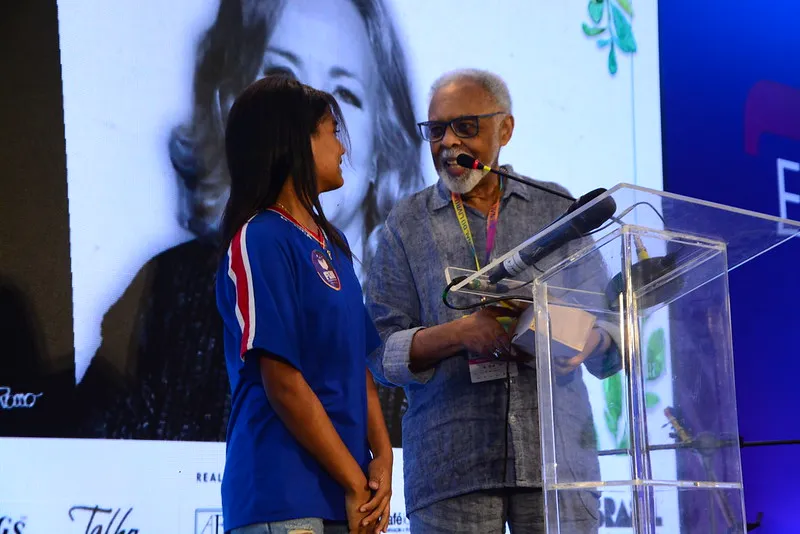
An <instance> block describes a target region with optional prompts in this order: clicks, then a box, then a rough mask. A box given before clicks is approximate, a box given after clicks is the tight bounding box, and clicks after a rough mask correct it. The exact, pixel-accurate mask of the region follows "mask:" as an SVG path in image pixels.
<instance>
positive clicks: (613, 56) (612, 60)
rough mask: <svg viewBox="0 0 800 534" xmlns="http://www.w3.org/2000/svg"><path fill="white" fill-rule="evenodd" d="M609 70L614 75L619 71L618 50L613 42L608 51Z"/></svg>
mask: <svg viewBox="0 0 800 534" xmlns="http://www.w3.org/2000/svg"><path fill="white" fill-rule="evenodd" d="M608 72H610V73H611V74H612V75H613V74H616V73H617V52H616V50H615V49H614V43H613V42H612V43H611V50H609V51H608Z"/></svg>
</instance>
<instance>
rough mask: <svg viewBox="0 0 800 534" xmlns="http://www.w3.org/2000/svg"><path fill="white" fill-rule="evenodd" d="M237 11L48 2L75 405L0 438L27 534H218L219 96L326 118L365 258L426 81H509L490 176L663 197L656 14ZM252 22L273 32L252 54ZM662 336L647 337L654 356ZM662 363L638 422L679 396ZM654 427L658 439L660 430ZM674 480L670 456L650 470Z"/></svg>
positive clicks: (337, 215)
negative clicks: (295, 107) (271, 76)
mask: <svg viewBox="0 0 800 534" xmlns="http://www.w3.org/2000/svg"><path fill="white" fill-rule="evenodd" d="M239 3H240V4H241V5H242V6H243V7H242V8H238V7H237V8H236V9H241V13H242V16H241V17H218V12H220V1H219V0H203V1H196V0H192V1H188V0H180V1H177V0H176V1H171V2H156V1H154V0H148V1H145V2H141V1H140V2H134V1H130V0H125V1H116V2H113V3H108V2H105V3H104V2H99V1H97V0H95V1H90V0H83V1H79V0H63V1H60V2H59V3H58V22H59V37H60V48H61V64H62V78H63V99H64V106H63V107H64V129H65V137H66V157H67V165H66V166H67V173H66V189H67V192H68V206H69V212H68V221H69V250H70V269H69V272H64V273H63V276H62V277H61V278H59V277H54V278H53V279H54V280H60V281H64V280H69V281H70V286H68V287H71V288H72V307H71V309H70V310H69V311H68V312H67V313H68V314H69V320H70V321H71V323H72V324H73V328H74V384H75V391H74V394H71V395H64V396H63V400H64V402H63V407H62V410H61V411H60V412H59V413H60V414H62V415H63V417H62V418H60V419H59V421H58V422H59V423H60V425H59V427H58V430H57V431H56V430H53V431H52V432H50V433H49V435H50V436H53V437H56V436H60V439H57V440H56V439H51V440H31V439H26V438H24V437H20V438H17V439H6V440H4V441H3V444H2V445H3V450H4V457H6V458H14V462H13V463H11V464H9V463H7V462H4V465H3V472H2V475H3V479H4V480H12V481H14V492H13V493H12V494H8V493H2V494H0V502H2V505H3V511H2V514H6V515H8V517H11V516H13V517H15V518H16V517H25V518H27V525H28V526H27V528H28V530H27V531H26V532H28V531H29V532H48V531H57V532H84V531H93V530H92V529H93V528H95V527H96V526H98V525H104V526H103V527H102V530H103V532H105V531H106V530H109V531H111V532H113V531H114V529H115V528H116V529H119V530H120V531H121V530H123V529H124V530H125V531H127V532H130V531H131V529H138V531H140V532H176V533H177V532H185V533H189V532H194V533H204V534H209V533H221V532H222V518H221V515H220V495H219V492H220V480H221V476H222V472H223V468H224V443H221V441H222V440H223V439H224V435H225V422H226V421H227V410H228V406H229V402H228V400H227V388H228V383H227V377H226V376H225V372H224V362H223V361H222V359H221V354H222V352H221V345H220V343H221V340H220V339H219V321H218V318H217V317H216V311H215V309H214V303H213V293H209V291H208V289H209V284H210V281H211V276H212V275H213V262H212V261H211V260H212V259H213V256H212V251H213V238H214V236H215V228H216V227H215V225H216V222H217V219H218V215H219V210H220V208H221V206H222V205H223V204H224V199H225V194H226V191H225V187H224V171H223V170H222V169H221V167H220V166H219V165H220V160H219V154H218V150H219V147H220V145H219V142H220V137H219V136H220V132H221V125H222V124H223V123H224V116H225V114H226V112H227V106H228V105H229V103H230V102H229V98H228V97H229V96H230V95H229V94H228V93H229V92H230V91H229V84H228V80H229V79H230V77H232V76H239V77H241V76H251V77H252V78H253V79H255V78H256V77H257V76H259V75H263V74H265V73H269V72H285V73H292V74H294V75H295V76H296V77H298V78H299V79H300V80H301V81H303V82H307V83H309V84H312V85H314V86H317V87H319V88H321V89H325V90H328V91H330V92H332V93H333V94H334V95H335V96H336V97H337V99H339V101H340V102H341V103H342V106H343V108H344V113H345V119H346V121H347V123H348V126H349V129H350V134H351V139H352V142H353V149H352V151H351V153H350V162H349V165H348V166H347V167H346V169H345V180H346V185H345V187H344V188H343V190H342V191H339V192H337V193H335V194H332V195H329V196H327V198H326V199H325V200H324V205H325V209H326V212H327V213H328V215H329V217H330V218H331V219H332V220H333V221H334V222H335V223H336V224H338V225H339V226H341V227H342V228H343V229H344V230H345V232H346V233H347V235H348V238H349V240H350V242H351V243H355V249H356V251H357V252H360V254H361V257H363V258H364V259H365V261H367V262H368V260H369V258H370V254H371V247H370V245H371V243H372V242H374V239H372V238H373V237H374V232H375V231H376V230H377V229H378V228H379V227H380V223H381V220H380V217H379V220H377V221H376V220H372V219H370V218H368V217H366V216H365V211H366V210H365V209H364V206H366V205H377V206H379V210H378V211H379V215H381V216H385V213H386V212H387V211H388V209H390V208H391V206H392V205H393V204H394V203H395V202H396V201H397V200H399V199H400V198H402V197H404V196H406V195H408V194H410V193H412V192H413V191H416V190H418V189H420V188H422V187H425V186H427V185H429V184H432V183H434V181H435V174H434V172H433V166H432V164H431V159H430V154H429V151H428V147H427V146H426V145H425V144H423V143H421V142H420V140H419V139H418V137H417V134H416V129H415V126H414V123H415V122H416V121H419V120H424V119H425V118H426V108H427V98H428V88H429V86H430V84H431V83H432V82H433V80H434V79H435V78H436V77H437V76H439V75H440V74H442V73H443V72H445V71H448V70H451V69H455V68H459V67H478V68H486V69H490V70H492V71H494V72H496V73H497V74H499V75H501V76H502V77H504V78H505V79H506V80H507V82H508V84H509V87H510V90H511V94H512V98H513V100H514V106H513V112H514V115H515V117H516V130H515V133H514V137H513V139H512V141H511V143H510V145H509V146H508V147H507V148H506V149H504V151H503V153H502V154H501V163H511V164H512V165H514V168H515V170H516V171H518V172H520V173H522V174H525V175H528V176H532V177H535V178H538V179H541V180H546V181H554V182H558V183H560V184H562V185H564V186H566V187H567V188H569V189H570V190H571V191H572V193H573V194H574V195H575V196H578V195H580V194H583V193H585V192H587V191H589V190H592V189H594V188H596V187H610V186H612V185H613V184H616V183H618V182H629V183H634V184H638V185H642V186H646V187H651V188H655V189H660V188H661V186H662V174H661V168H662V167H661V165H662V161H661V125H660V109H659V105H660V95H659V65H658V42H659V41H658V24H657V13H656V9H657V8H656V4H655V2H642V3H641V5H638V4H635V3H634V5H633V7H631V6H632V3H631V2H630V1H622V0H606V1H605V2H589V3H588V7H587V3H586V2H556V3H553V2H551V3H547V4H543V3H538V2H537V3H531V2H530V1H523V0H518V1H506V2H502V3H489V2H485V1H482V0H481V1H478V0H470V1H465V2H462V3H461V4H460V5H459V6H458V9H455V8H454V7H453V5H452V4H451V3H443V2H425V1H423V0H384V1H379V0H373V1H359V2H352V3H351V2H350V1H349V0H317V1H312V0H292V1H291V2H284V4H285V5H283V6H282V8H281V9H278V10H273V9H266V8H270V7H274V6H275V5H277V3H278V2H277V1H275V2H272V1H269V0H261V1H258V0H246V1H245V0H243V1H242V2H228V0H223V5H226V6H228V8H230V7H231V5H234V4H235V5H238V4H239ZM273 4H274V5H273ZM356 6H360V9H356V8H355V7H356ZM265 7H266V8H265ZM270 13H274V15H269V14H270ZM258 17H271V18H269V19H268V20H266V27H267V28H268V32H267V33H268V35H269V38H268V42H267V43H266V50H265V43H264V42H263V39H262V40H258V39H255V38H253V37H252V36H253V35H258V34H259V33H258V32H257V31H253V27H254V25H255V24H256V23H258V22H264V21H263V20H260V19H258ZM237 21H241V22H242V23H241V24H237ZM489 21H496V27H493V25H492V23H491V22H489ZM218 51H223V52H224V53H215V52H218ZM220 57H226V58H229V59H230V58H233V59H232V60H230V62H228V63H220V62H218V60H219V58H220ZM386 58H391V59H392V61H387V60H386ZM338 68H344V69H346V70H349V71H351V72H354V73H355V74H356V76H355V79H353V80H342V79H340V78H338V77H336V76H335V75H333V74H332V73H335V72H336V71H337V70H338ZM387 81H390V82H391V83H388V82H387ZM397 154H401V155H403V158H404V159H402V160H401V162H402V166H398V165H399V164H398V163H397V161H396V156H397ZM409 161H410V162H411V163H410V164H409ZM63 185H64V184H62V191H63ZM62 194H63V193H62ZM21 209H22V207H21ZM57 215H58V216H62V215H63V216H64V217H65V219H66V216H67V213H66V212H65V211H64V210H63V209H62V211H60V212H58V214H57ZM40 216H41V214H39V213H34V212H32V211H31V212H30V215H29V217H30V218H33V217H40ZM53 216H54V217H55V215H53ZM18 223H19V224H21V225H24V224H27V222H26V221H25V220H20V221H18ZM532 231H533V229H532ZM655 252H657V251H655ZM360 274H361V276H362V279H363V276H364V274H363V273H360ZM442 274H443V285H444V273H442ZM53 283H55V281H54V282H53ZM664 319H665V317H655V318H654V319H653V320H652V321H650V322H649V323H648V329H650V330H649V331H648V332H646V335H652V336H655V337H654V339H656V341H655V342H654V345H653V346H656V347H657V349H658V350H660V351H662V352H663V353H664V354H667V353H668V350H669V347H668V340H669V332H665V331H664V330H662V328H664ZM668 363H669V362H668V359H667V367H666V368H665V371H664V378H665V379H664V380H661V381H660V382H658V383H655V384H654V385H653V389H652V391H653V392H654V393H656V394H657V395H658V398H659V402H660V403H661V404H659V405H658V406H654V407H653V409H654V410H656V409H658V408H659V407H661V408H663V406H667V405H669V403H671V401H672V390H671V384H670V381H669V380H668V379H666V376H667V375H668V373H669V368H668ZM586 374H587V375H588V373H586ZM657 378H662V377H657ZM585 380H586V382H587V386H588V388H589V391H590V394H591V402H592V409H593V412H594V414H595V418H594V419H595V428H596V431H597V436H598V441H599V446H600V447H601V448H614V447H616V446H620V445H621V444H623V443H624V442H625V439H626V437H625V435H624V432H623V430H622V429H621V428H620V425H618V424H617V423H618V422H617V421H609V410H608V409H607V407H608V405H609V403H617V404H618V403H619V402H621V399H616V398H609V396H608V395H609V394H608V392H604V391H603V389H602V387H600V385H599V383H598V382H597V381H596V380H593V379H592V378H591V377H587V378H585ZM131 384H133V385H131ZM10 386H11V390H13V391H15V392H16V391H17V390H14V387H15V384H11V385H10ZM21 392H22V393H31V394H33V395H34V396H35V399H47V398H48V392H47V391H40V390H36V389H30V390H24V391H21ZM36 395H38V397H36ZM381 395H382V403H383V406H384V410H385V412H386V413H387V418H388V423H389V425H390V428H391V431H392V435H393V443H394V444H395V445H396V446H397V449H396V461H395V467H396V469H395V476H394V497H393V501H392V505H393V511H394V514H393V520H392V527H391V531H392V532H402V531H405V530H406V520H405V513H404V505H403V491H402V465H403V462H402V449H401V448H400V447H401V443H400V440H399V428H400V417H401V416H402V413H403V410H404V400H403V398H402V395H401V394H399V393H398V392H397V391H393V390H392V391H390V390H382V392H381ZM659 411H660V410H659ZM651 422H652V428H651V432H653V435H654V436H655V435H658V436H660V437H661V438H662V439H667V437H666V436H667V433H668V429H665V428H661V427H662V424H661V423H663V422H665V421H659V420H657V418H653V419H652V420H651ZM51 424H53V425H55V422H51ZM64 427H66V429H65V428H64ZM9 428H10V427H9ZM53 428H54V429H55V426H54V427H53ZM38 433H39V434H40V435H48V427H47V426H46V425H45V426H41V425H40V426H39V427H38ZM9 434H11V435H14V431H13V429H12V430H10V431H9V430H8V428H7V429H6V431H5V432H4V435H9ZM16 435H18V436H28V435H30V433H28V432H19V433H17V434H16ZM88 438H95V439H88ZM614 460H615V459H614V458H604V459H603V462H602V465H601V468H602V469H603V471H604V473H605V474H606V476H612V475H613V473H615V472H621V473H627V470H626V469H625V468H624V467H625V466H620V465H617V464H615V463H614ZM675 469H676V466H675V462H674V456H670V457H668V458H667V459H666V460H665V461H663V462H660V463H659V465H658V466H657V470H658V473H657V475H659V476H661V477H672V476H674V473H675ZM618 470H619V471H618ZM621 476H624V475H621ZM675 506H677V498H675V499H674V500H673V501H671V503H670V502H669V499H667V500H665V501H664V506H663V507H662V508H661V509H660V510H659V514H660V519H661V524H662V530H663V532H665V533H666V532H675V531H676V530H675V520H676V517H675V511H676V509H675ZM6 510H8V512H6ZM626 510H630V503H629V502H625V501H624V500H622V501H620V500H617V499H616V497H613V496H609V497H608V498H606V499H605V500H604V501H603V512H604V522H603V529H602V530H601V532H604V533H607V532H614V533H624V532H629V531H630V529H628V528H625V517H626V515H627V511H626ZM2 514H0V515H2ZM9 514H10V515H9ZM5 526H6V525H0V527H5Z"/></svg>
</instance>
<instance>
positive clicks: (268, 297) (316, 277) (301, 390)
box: [217, 76, 392, 534]
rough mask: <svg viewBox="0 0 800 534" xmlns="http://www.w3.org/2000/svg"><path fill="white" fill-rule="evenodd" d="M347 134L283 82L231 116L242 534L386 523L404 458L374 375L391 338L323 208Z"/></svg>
mask: <svg viewBox="0 0 800 534" xmlns="http://www.w3.org/2000/svg"><path fill="white" fill-rule="evenodd" d="M340 127H343V121H342V120H341V111H340V109H339V106H338V105H337V103H336V101H335V100H334V98H333V97H332V96H331V95H330V94H328V93H324V92H321V91H317V90H315V89H312V88H310V87H308V86H305V85H302V84H300V83H299V82H296V81H293V80H291V79H289V78H287V77H283V76H268V77H266V78H263V79H261V80H259V81H257V82H255V83H254V84H252V85H251V86H249V87H248V88H247V89H246V90H245V91H244V92H243V93H242V94H241V95H240V96H239V97H238V98H237V99H236V101H235V102H234V104H233V107H232V108H231V111H230V115H229V117H228V123H227V127H226V132H225V153H226V158H227V164H228V170H229V174H230V178H231V189H230V198H229V199H228V203H227V206H226V208H225V213H224V216H223V221H222V237H223V244H224V245H226V246H227V250H226V252H225V254H224V257H223V258H222V260H221V262H220V265H219V270H218V272H217V306H218V308H219V311H220V315H221V316H222V318H223V322H224V326H225V332H224V347H225V358H226V363H227V369H228V376H229V381H230V387H231V392H232V403H231V414H230V420H229V424H228V436H227V455H226V464H225V472H224V475H223V482H222V507H223V516H224V517H225V527H226V531H230V532H231V533H232V534H256V533H270V534H286V533H294V532H297V533H313V534H319V533H322V532H323V530H324V532H325V534H329V533H332V532H358V533H367V532H369V533H373V532H375V533H377V532H380V531H381V530H383V531H385V530H386V527H387V525H388V519H389V498H390V495H391V469H392V449H391V444H390V443H389V435H388V432H387V430H386V425H385V423H384V420H383V415H382V413H381V408H380V404H379V400H378V394H377V390H376V388H375V385H374V382H373V380H372V375H371V374H370V372H369V370H368V369H367V355H368V354H369V353H370V352H371V351H372V350H374V349H375V348H376V347H377V346H378V345H379V343H380V341H379V338H378V335H377V332H376V330H375V327H374V326H373V324H372V321H371V320H370V318H369V316H368V314H367V311H366V309H365V307H364V304H363V297H362V294H361V287H360V284H359V282H358V278H357V277H356V274H355V272H354V269H353V263H352V261H353V260H352V256H351V252H350V248H349V245H348V243H347V241H346V239H345V238H344V234H343V233H341V232H339V231H338V230H337V229H335V228H334V227H333V225H331V224H330V223H329V222H328V220H327V219H326V218H325V215H324V213H323V210H322V206H321V204H320V200H319V195H320V193H324V192H326V191H333V190H335V189H337V188H339V187H341V186H342V185H343V183H344V180H343V179H342V171H341V168H340V165H341V160H342V157H343V156H344V154H345V150H344V147H343V145H342V143H341V141H340V140H339V137H338V136H337V134H338V132H339V128H340ZM367 477H369V480H368V479H367Z"/></svg>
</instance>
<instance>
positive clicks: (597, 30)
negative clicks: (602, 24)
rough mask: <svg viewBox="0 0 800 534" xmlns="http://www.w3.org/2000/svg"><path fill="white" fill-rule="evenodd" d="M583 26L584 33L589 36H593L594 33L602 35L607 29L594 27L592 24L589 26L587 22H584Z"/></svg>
mask: <svg viewBox="0 0 800 534" xmlns="http://www.w3.org/2000/svg"><path fill="white" fill-rule="evenodd" d="M582 28H583V33H585V34H586V35H587V36H589V37H592V36H594V35H600V34H601V33H603V32H604V31H606V29H605V28H592V27H591V26H589V25H588V24H586V23H585V22H584V23H583V26H582Z"/></svg>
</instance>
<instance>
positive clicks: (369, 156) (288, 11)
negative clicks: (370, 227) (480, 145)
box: [262, 0, 378, 228]
mask: <svg viewBox="0 0 800 534" xmlns="http://www.w3.org/2000/svg"><path fill="white" fill-rule="evenodd" d="M275 73H285V74H290V75H292V76H293V77H295V78H296V79H297V80H299V81H300V82H302V83H304V84H306V85H310V86H311V87H314V88H316V89H320V90H323V91H326V92H328V93H330V94H332V95H333V96H334V97H335V98H336V100H337V101H338V102H339V105H340V106H341V108H342V114H343V116H344V120H345V124H346V126H347V130H348V133H349V134H350V145H351V146H350V150H349V151H348V155H349V159H350V162H349V163H348V162H347V159H345V162H344V163H343V165H342V175H343V178H344V186H342V187H341V188H339V189H337V190H335V191H331V192H329V193H326V194H324V195H322V196H321V197H320V201H321V202H322V206H323V209H324V210H325V215H326V216H327V217H328V218H329V219H330V220H331V221H332V222H334V224H336V225H338V226H340V227H343V228H346V227H347V226H348V224H349V223H350V221H351V220H352V219H353V217H356V216H357V215H358V214H359V210H360V207H361V203H362V202H363V200H364V197H365V195H366V192H367V188H368V186H369V182H370V180H371V179H372V178H373V176H374V173H375V167H374V163H373V162H374V157H373V150H374V134H375V113H376V107H377V106H376V96H377V92H376V87H375V86H376V83H377V77H378V73H377V69H376V65H375V60H374V57H373V54H372V49H371V47H370V44H369V41H368V38H367V32H366V28H365V25H364V21H363V20H362V18H361V16H360V15H359V13H358V11H356V8H355V6H353V4H352V2H350V1H349V0H291V1H289V2H286V5H285V7H284V8H283V12H282V13H281V16H280V19H279V20H278V23H277V25H276V27H275V30H274V33H273V35H272V38H271V39H270V41H269V43H267V49H266V53H265V54H264V66H263V69H262V74H263V75H267V74H275Z"/></svg>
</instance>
